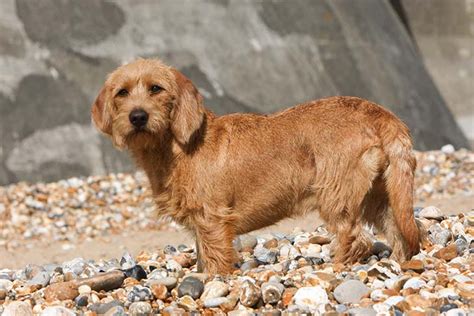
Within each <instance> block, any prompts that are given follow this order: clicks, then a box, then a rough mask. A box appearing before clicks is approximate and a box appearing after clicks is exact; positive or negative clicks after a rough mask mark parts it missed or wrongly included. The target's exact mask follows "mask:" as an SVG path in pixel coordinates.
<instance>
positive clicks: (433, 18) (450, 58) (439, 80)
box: [403, 0, 474, 147]
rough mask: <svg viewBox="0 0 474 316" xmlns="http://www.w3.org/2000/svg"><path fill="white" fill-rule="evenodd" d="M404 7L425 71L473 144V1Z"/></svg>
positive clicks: (410, 0)
mask: <svg viewBox="0 0 474 316" xmlns="http://www.w3.org/2000/svg"><path fill="white" fill-rule="evenodd" d="M403 8H404V10H405V12H406V15H407V20H408V23H409V27H410V29H411V31H412V33H413V37H414V39H415V41H416V44H417V46H418V48H419V50H420V53H421V55H422V57H423V60H424V62H425V64H426V66H427V69H428V72H429V73H430V74H431V76H432V77H433V79H434V82H435V84H436V85H437V87H438V88H439V90H440V91H441V94H442V96H443V98H444V99H445V100H446V103H447V105H448V107H449V108H450V109H451V111H452V112H453V114H454V115H455V117H456V120H457V122H458V124H459V125H460V126H461V128H462V130H463V131H464V133H465V135H466V136H467V137H468V138H469V140H470V142H471V144H473V145H474V1H473V0H449V1H446V0H430V1H429V5H427V2H426V1H425V0H404V1H403ZM473 145H471V147H472V146H473Z"/></svg>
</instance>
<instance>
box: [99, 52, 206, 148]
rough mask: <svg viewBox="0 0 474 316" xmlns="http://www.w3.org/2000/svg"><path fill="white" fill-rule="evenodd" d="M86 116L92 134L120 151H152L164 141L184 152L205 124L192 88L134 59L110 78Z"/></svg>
mask: <svg viewBox="0 0 474 316" xmlns="http://www.w3.org/2000/svg"><path fill="white" fill-rule="evenodd" d="M91 114H92V121H93V122H94V124H95V125H96V126H97V128H98V129H99V130H100V131H102V132H103V133H104V134H107V135H108V136H110V137H111V138H112V140H113V142H114V145H115V146H116V147H118V148H120V149H122V148H131V147H138V148H146V147H150V146H154V145H156V144H158V143H159V142H160V141H161V140H163V139H165V137H166V136H172V137H173V138H174V139H175V140H176V141H177V142H178V143H179V144H180V145H182V146H186V145H187V144H188V143H189V142H191V141H192V139H193V137H194V136H195V134H196V133H197V131H198V130H199V129H200V127H201V125H202V124H203V121H204V107H203V105H202V96H201V95H200V94H199V92H198V91H197V89H196V87H195V86H194V85H193V84H192V83H191V81H190V80H189V79H187V78H186V77H185V76H184V75H183V74H181V73H180V72H179V71H177V70H176V69H173V68H171V67H168V66H166V65H164V64H163V63H161V62H160V61H158V60H155V59H139V60H136V61H134V62H132V63H130V64H127V65H124V66H121V67H119V68H118V69H117V70H115V71H114V72H112V73H111V74H110V75H109V77H108V78H107V80H106V82H105V84H104V86H103V87H102V89H101V91H100V93H99V95H98V96H97V99H96V100H95V102H94V104H93V105H92V111H91Z"/></svg>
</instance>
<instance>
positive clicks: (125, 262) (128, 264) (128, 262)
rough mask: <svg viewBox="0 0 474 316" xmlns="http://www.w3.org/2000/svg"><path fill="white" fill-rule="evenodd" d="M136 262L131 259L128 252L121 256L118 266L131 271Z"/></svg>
mask: <svg viewBox="0 0 474 316" xmlns="http://www.w3.org/2000/svg"><path fill="white" fill-rule="evenodd" d="M136 264H137V263H136V261H135V259H133V257H132V255H131V254H130V253H129V252H126V253H124V254H123V256H122V258H121V259H120V266H121V268H122V269H125V270H127V269H131V268H133V267H134V266H136Z"/></svg>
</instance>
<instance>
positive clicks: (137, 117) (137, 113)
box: [128, 109, 148, 128]
mask: <svg viewBox="0 0 474 316" xmlns="http://www.w3.org/2000/svg"><path fill="white" fill-rule="evenodd" d="M128 119H129V120H130V123H132V125H133V126H135V127H137V128H142V127H145V125H146V122H148V113H147V112H145V111H143V110H142V109H137V110H133V111H132V112H130V115H129V116H128Z"/></svg>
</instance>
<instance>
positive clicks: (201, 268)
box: [196, 237, 204, 272]
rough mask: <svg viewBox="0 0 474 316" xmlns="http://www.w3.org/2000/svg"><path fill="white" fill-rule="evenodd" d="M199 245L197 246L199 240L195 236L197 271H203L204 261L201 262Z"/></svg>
mask: <svg viewBox="0 0 474 316" xmlns="http://www.w3.org/2000/svg"><path fill="white" fill-rule="evenodd" d="M200 248H201V247H200V246H199V241H198V239H197V237H196V255H197V263H196V265H197V271H198V272H203V271H204V263H203V262H202V258H201V251H200Z"/></svg>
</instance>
